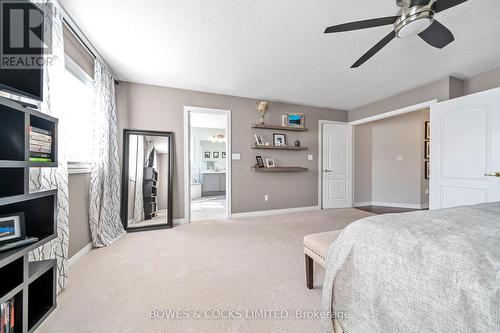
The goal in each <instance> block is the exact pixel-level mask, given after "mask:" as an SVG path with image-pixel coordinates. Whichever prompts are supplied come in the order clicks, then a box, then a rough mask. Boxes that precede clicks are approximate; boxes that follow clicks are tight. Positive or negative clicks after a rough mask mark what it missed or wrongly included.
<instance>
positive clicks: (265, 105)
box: [255, 102, 269, 125]
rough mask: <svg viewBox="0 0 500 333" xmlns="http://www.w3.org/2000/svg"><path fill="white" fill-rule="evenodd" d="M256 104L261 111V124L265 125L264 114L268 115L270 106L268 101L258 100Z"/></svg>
mask: <svg viewBox="0 0 500 333" xmlns="http://www.w3.org/2000/svg"><path fill="white" fill-rule="evenodd" d="M255 106H256V107H257V111H258V112H259V115H260V119H259V122H260V123H261V125H264V116H265V115H266V111H267V108H268V106H269V103H268V102H257V103H255Z"/></svg>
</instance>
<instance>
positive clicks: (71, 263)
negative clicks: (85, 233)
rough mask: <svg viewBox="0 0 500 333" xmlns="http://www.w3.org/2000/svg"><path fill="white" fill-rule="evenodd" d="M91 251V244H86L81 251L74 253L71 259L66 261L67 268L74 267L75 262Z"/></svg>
mask: <svg viewBox="0 0 500 333" xmlns="http://www.w3.org/2000/svg"><path fill="white" fill-rule="evenodd" d="M90 250H92V243H88V244H87V245H85V247H84V248H83V249H81V250H80V251H78V252H77V253H75V254H74V255H73V256H72V257H71V258H69V260H68V267H69V268H70V269H71V267H73V266H74V265H76V263H77V262H79V261H80V260H81V259H82V258H83V257H84V256H85V255H86V254H87V253H89V252H90Z"/></svg>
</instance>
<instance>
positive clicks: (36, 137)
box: [30, 132, 52, 143]
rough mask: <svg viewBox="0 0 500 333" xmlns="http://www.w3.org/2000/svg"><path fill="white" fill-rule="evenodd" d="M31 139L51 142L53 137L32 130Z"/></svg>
mask: <svg viewBox="0 0 500 333" xmlns="http://www.w3.org/2000/svg"><path fill="white" fill-rule="evenodd" d="M31 140H36V141H40V142H48V143H51V142H52V137H51V136H49V135H45V134H37V133H32V132H30V141H31Z"/></svg>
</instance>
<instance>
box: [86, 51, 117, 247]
mask: <svg viewBox="0 0 500 333" xmlns="http://www.w3.org/2000/svg"><path fill="white" fill-rule="evenodd" d="M94 90H95V106H96V107H95V112H96V115H95V117H94V118H95V123H94V142H93V147H94V148H93V149H94V152H93V158H92V171H91V175H90V191H89V192H90V193H89V196H90V207H89V222H90V233H91V236H92V244H93V246H94V247H103V246H108V245H110V244H112V243H113V242H115V241H116V240H118V239H119V238H121V237H122V236H124V235H125V233H126V232H125V230H124V229H123V225H122V222H121V218H120V181H121V179H120V164H119V161H118V124H117V117H116V95H115V84H114V78H113V75H112V73H111V71H110V70H109V69H108V68H107V67H106V65H105V64H104V63H103V62H102V60H100V59H96V61H95V70H94Z"/></svg>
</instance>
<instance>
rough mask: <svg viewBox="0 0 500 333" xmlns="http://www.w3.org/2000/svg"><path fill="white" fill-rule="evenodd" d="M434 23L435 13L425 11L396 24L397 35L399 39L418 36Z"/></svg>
mask: <svg viewBox="0 0 500 333" xmlns="http://www.w3.org/2000/svg"><path fill="white" fill-rule="evenodd" d="M432 22H434V12H432V11H423V12H419V13H416V14H414V15H411V16H409V17H407V18H403V19H401V20H398V21H397V22H396V28H395V30H396V35H397V36H398V37H399V38H408V37H412V36H416V35H418V34H419V33H421V32H422V31H425V30H426V29H427V28H428V27H430V26H431V24H432Z"/></svg>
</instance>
